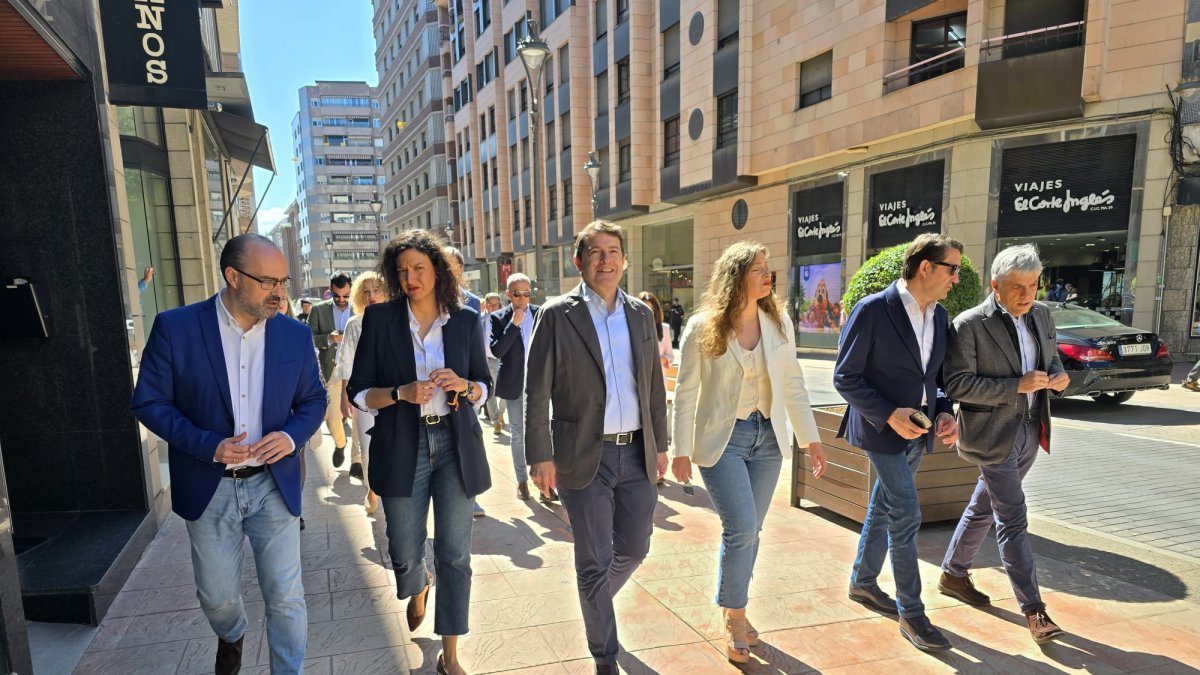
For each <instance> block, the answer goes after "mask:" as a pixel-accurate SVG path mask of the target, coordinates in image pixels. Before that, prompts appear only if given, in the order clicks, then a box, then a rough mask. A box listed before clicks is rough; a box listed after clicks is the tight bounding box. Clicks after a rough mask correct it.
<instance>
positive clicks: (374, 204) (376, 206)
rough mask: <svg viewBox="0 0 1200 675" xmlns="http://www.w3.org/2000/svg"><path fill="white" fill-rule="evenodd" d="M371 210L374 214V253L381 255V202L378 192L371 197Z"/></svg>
mask: <svg viewBox="0 0 1200 675" xmlns="http://www.w3.org/2000/svg"><path fill="white" fill-rule="evenodd" d="M371 210H372V211H374V212H375V252H376V253H383V202H381V201H380V200H379V193H378V192H376V193H375V195H374V196H373V197H371Z"/></svg>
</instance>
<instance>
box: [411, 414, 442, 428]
mask: <svg viewBox="0 0 1200 675" xmlns="http://www.w3.org/2000/svg"><path fill="white" fill-rule="evenodd" d="M417 419H419V420H421V424H424V425H425V426H427V427H436V426H438V425H439V424H445V423H447V422H449V421H450V416H449V415H421V416H420V417H419V418H417Z"/></svg>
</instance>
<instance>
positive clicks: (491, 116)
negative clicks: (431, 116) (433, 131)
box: [421, 105, 496, 143]
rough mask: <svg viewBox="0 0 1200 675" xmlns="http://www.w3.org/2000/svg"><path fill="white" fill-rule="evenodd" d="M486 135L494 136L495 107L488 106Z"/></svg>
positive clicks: (422, 139)
mask: <svg viewBox="0 0 1200 675" xmlns="http://www.w3.org/2000/svg"><path fill="white" fill-rule="evenodd" d="M487 128H488V130H489V131H488V134H489V135H495V133H496V106H494V105H492V106H488V127H487ZM421 142H422V143H424V142H425V139H424V135H423V134H422V138H421Z"/></svg>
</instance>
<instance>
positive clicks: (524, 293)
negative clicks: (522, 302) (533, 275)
mask: <svg viewBox="0 0 1200 675" xmlns="http://www.w3.org/2000/svg"><path fill="white" fill-rule="evenodd" d="M509 294H510V295H512V296H513V297H514V298H532V297H533V291H509Z"/></svg>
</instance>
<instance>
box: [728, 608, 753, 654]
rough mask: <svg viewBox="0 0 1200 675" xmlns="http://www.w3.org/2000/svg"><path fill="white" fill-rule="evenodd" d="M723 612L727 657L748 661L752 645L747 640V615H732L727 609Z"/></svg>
mask: <svg viewBox="0 0 1200 675" xmlns="http://www.w3.org/2000/svg"><path fill="white" fill-rule="evenodd" d="M721 612H722V613H723V614H724V615H725V657H726V658H728V659H729V660H730V661H732V662H734V663H748V662H749V661H750V645H749V643H748V642H747V640H746V617H745V616H741V617H734V616H731V615H730V614H729V612H728V611H727V610H725V609H722V610H721ZM743 650H744V652H745V653H743Z"/></svg>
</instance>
